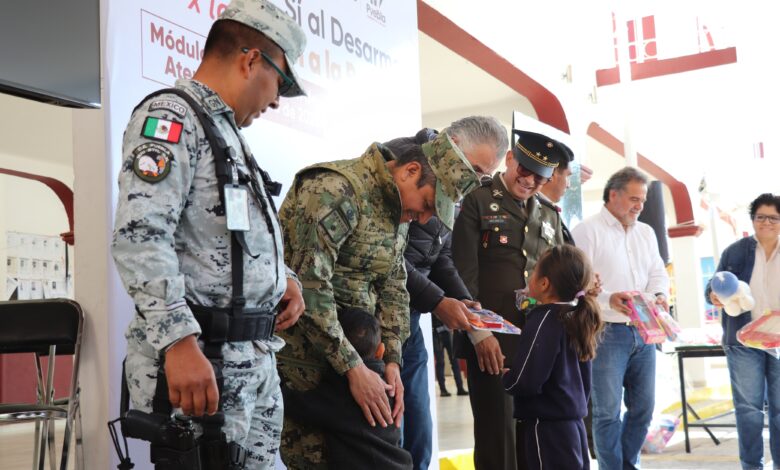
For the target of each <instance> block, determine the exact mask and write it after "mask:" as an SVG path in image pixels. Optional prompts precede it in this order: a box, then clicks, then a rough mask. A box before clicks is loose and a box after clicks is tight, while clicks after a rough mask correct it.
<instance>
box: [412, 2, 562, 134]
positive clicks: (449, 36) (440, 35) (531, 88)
mask: <svg viewBox="0 0 780 470" xmlns="http://www.w3.org/2000/svg"><path fill="white" fill-rule="evenodd" d="M417 25H418V28H419V29H420V31H422V32H423V33H425V34H427V35H428V36H430V37H432V38H433V39H435V40H436V41H438V42H440V43H441V44H442V45H443V46H445V47H447V48H448V49H450V50H452V51H453V52H454V53H456V54H458V55H460V56H461V57H463V58H464V59H466V60H468V61H469V62H471V63H472V64H474V65H476V66H477V67H479V68H481V69H482V70H484V71H485V72H487V73H489V74H490V75H492V76H494V77H495V78H496V79H498V80H500V81H501V82H503V83H504V84H506V85H507V86H508V87H510V88H512V89H513V90H515V91H516V92H518V93H519V94H521V95H523V96H525V97H526V98H527V99H528V101H530V102H531V105H532V106H533V107H534V110H535V111H536V115H537V116H538V118H539V121H541V122H543V123H545V124H549V125H550V126H553V127H555V128H556V129H560V130H561V131H563V132H566V133H567V134H568V133H569V122H568V120H567V119H566V113H564V111H563V107H562V106H561V103H560V101H558V98H556V97H555V95H554V94H552V92H550V90H548V89H547V88H545V87H543V86H542V85H541V84H539V83H538V82H537V81H535V80H534V79H532V78H531V77H529V76H528V75H526V74H525V73H523V72H522V71H521V70H520V69H518V68H517V67H515V66H514V65H512V64H511V63H510V62H509V61H508V60H506V59H505V58H503V57H501V56H500V55H498V54H496V52H495V51H493V50H492V49H490V48H489V47H487V46H486V45H484V44H483V43H481V42H479V41H478V40H477V38H475V37H474V36H472V35H470V34H469V33H467V32H466V31H464V30H463V29H462V28H461V27H460V26H458V25H456V24H455V23H453V22H452V21H451V20H450V19H449V18H447V17H445V16H444V15H442V14H441V13H439V12H438V11H436V10H434V9H433V8H431V7H430V6H429V5H428V4H426V3H425V2H423V1H422V0H417Z"/></svg>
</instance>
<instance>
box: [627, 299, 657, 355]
mask: <svg viewBox="0 0 780 470" xmlns="http://www.w3.org/2000/svg"><path fill="white" fill-rule="evenodd" d="M630 294H631V300H629V301H627V302H626V305H627V306H628V308H630V309H631V314H630V315H629V317H630V318H631V323H632V324H633V325H634V326H636V329H637V330H639V335H640V336H641V337H642V340H643V341H644V342H645V344H657V343H663V342H664V341H666V332H665V331H664V328H663V327H662V326H661V323H660V322H659V321H658V311H657V310H656V308H655V303H654V302H651V301H648V300H647V299H646V298H645V296H644V295H643V294H642V293H641V292H636V291H635V292H631V293H630Z"/></svg>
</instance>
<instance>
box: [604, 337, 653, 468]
mask: <svg viewBox="0 0 780 470" xmlns="http://www.w3.org/2000/svg"><path fill="white" fill-rule="evenodd" d="M621 398H622V400H623V402H624V403H625V405H626V413H625V415H623V416H622V419H621V415H620V401H621ZM591 401H592V402H593V441H594V444H595V447H596V456H597V458H598V462H599V468H600V469H603V470H629V469H630V470H633V469H636V468H639V450H640V449H641V448H642V444H643V443H644V441H645V437H646V435H647V428H648V426H650V421H651V420H652V418H653V408H654V406H655V345H652V344H645V343H644V342H643V341H642V338H641V337H640V336H639V332H638V331H637V329H636V328H634V327H633V326H628V325H625V324H623V323H605V329H604V337H603V339H602V342H601V343H600V344H599V346H598V349H597V350H596V358H595V359H593V386H592V392H591Z"/></svg>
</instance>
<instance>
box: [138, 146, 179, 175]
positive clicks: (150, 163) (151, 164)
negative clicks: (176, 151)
mask: <svg viewBox="0 0 780 470" xmlns="http://www.w3.org/2000/svg"><path fill="white" fill-rule="evenodd" d="M172 163H173V152H171V150H170V149H169V148H168V147H166V146H164V145H161V144H158V143H154V142H147V143H145V144H142V145H139V146H138V147H136V148H135V149H134V150H133V172H135V174H136V176H138V177H139V178H141V179H142V180H144V181H146V182H149V183H159V182H160V181H162V180H164V179H165V177H166V176H168V174H169V173H170V172H171V164H172Z"/></svg>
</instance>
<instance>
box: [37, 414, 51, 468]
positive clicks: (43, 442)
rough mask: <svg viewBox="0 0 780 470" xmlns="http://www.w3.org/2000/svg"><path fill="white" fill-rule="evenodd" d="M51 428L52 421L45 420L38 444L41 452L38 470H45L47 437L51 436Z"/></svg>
mask: <svg viewBox="0 0 780 470" xmlns="http://www.w3.org/2000/svg"><path fill="white" fill-rule="evenodd" d="M49 426H50V421H49V420H48V419H44V420H43V423H41V439H40V441H38V443H37V445H38V447H40V452H39V453H38V466H37V468H36V470H45V465H46V437H47V436H48V435H49Z"/></svg>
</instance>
